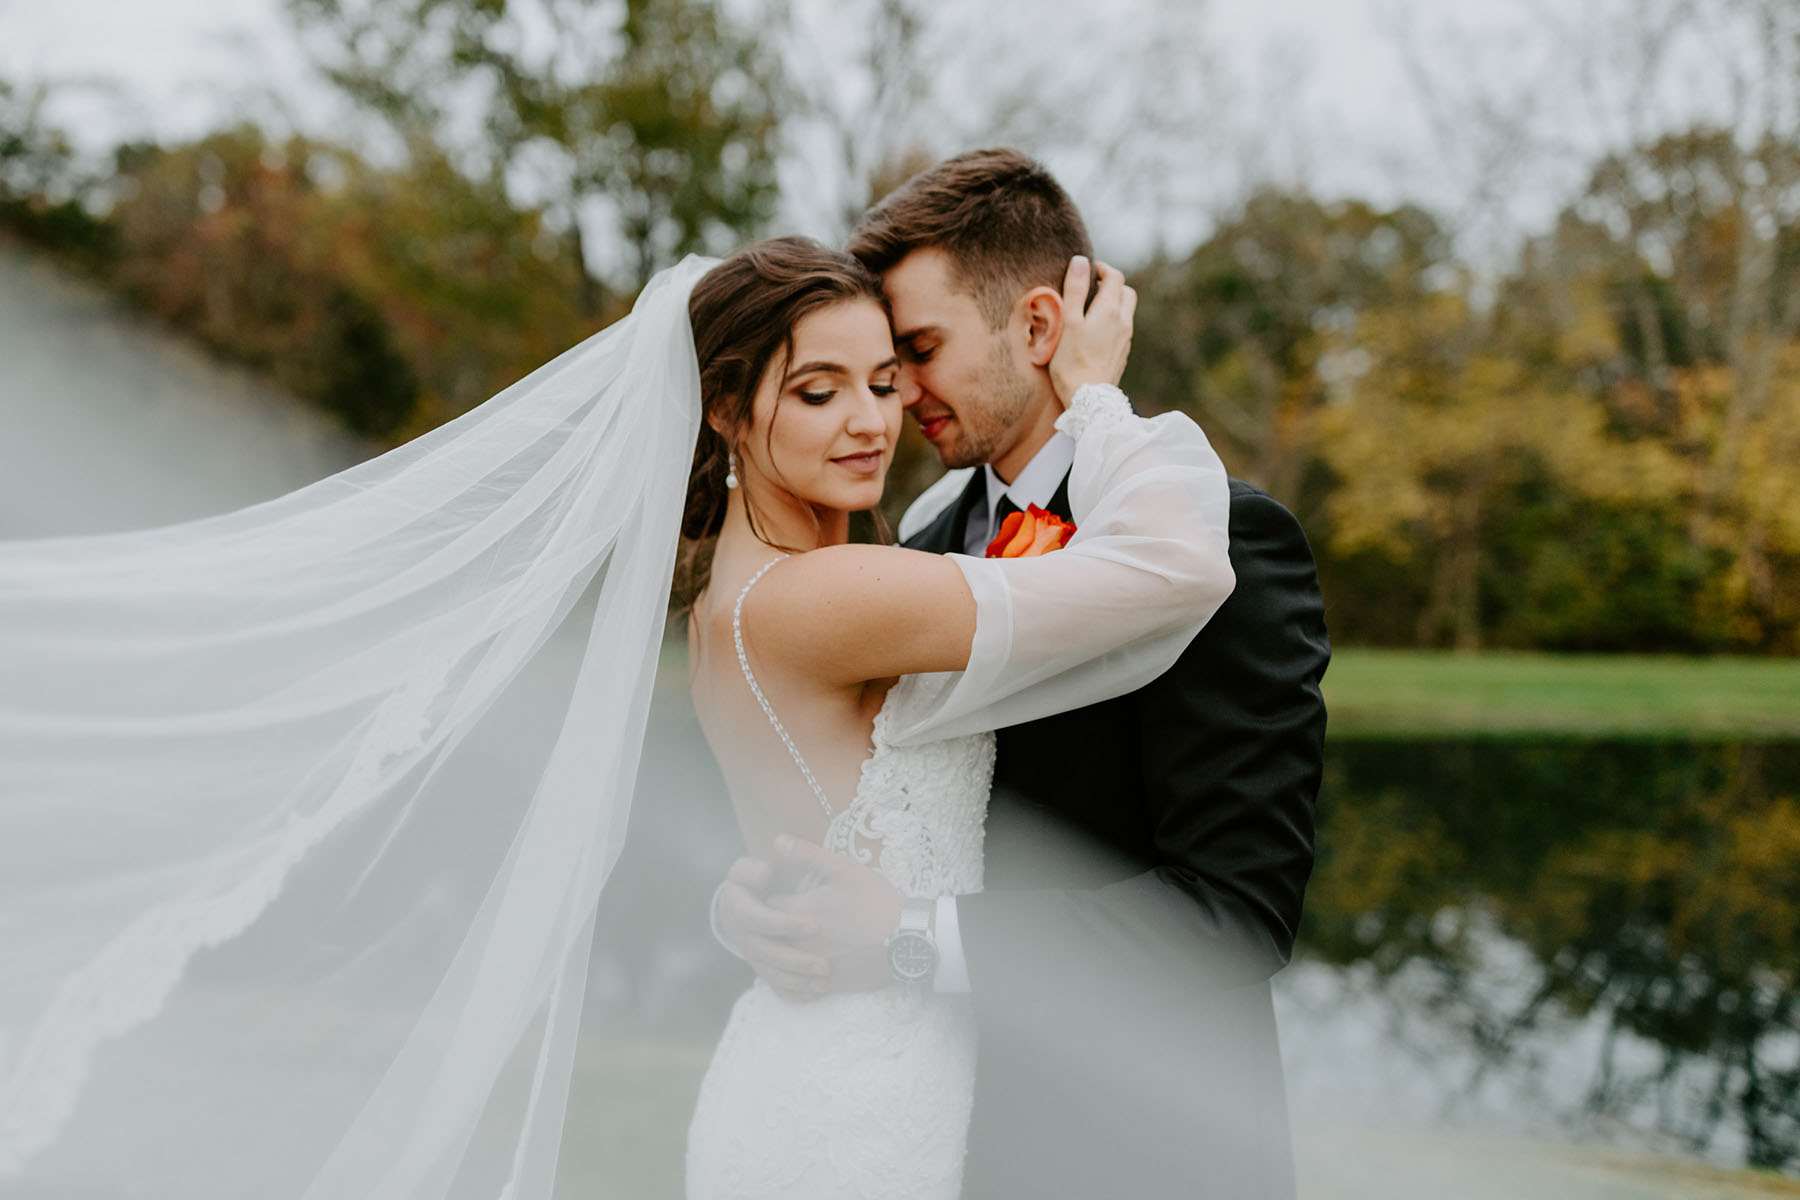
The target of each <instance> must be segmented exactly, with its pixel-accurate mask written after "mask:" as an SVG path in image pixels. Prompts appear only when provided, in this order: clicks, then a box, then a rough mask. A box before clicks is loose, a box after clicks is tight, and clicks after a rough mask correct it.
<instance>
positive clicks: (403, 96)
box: [288, 0, 785, 314]
mask: <svg viewBox="0 0 1800 1200" xmlns="http://www.w3.org/2000/svg"><path fill="white" fill-rule="evenodd" d="M288 9H289V12H290V14H291V15H292V17H293V18H294V20H295V21H296V22H297V23H298V24H299V25H300V27H301V29H302V30H303V32H304V33H305V34H306V35H307V36H308V38H309V40H310V42H311V44H312V46H313V48H314V53H315V57H316V58H317V60H318V61H319V63H320V64H321V66H322V68H323V69H324V71H325V73H326V76H327V78H329V79H330V80H331V81H332V82H333V83H335V84H336V85H337V86H338V87H339V88H341V89H342V90H343V91H344V93H345V94H346V95H347V96H349V97H350V98H351V99H352V100H353V101H354V102H355V103H356V104H357V105H359V106H360V107H361V108H362V109H364V110H365V111H368V112H370V113H373V114H375V115H376V116H377V117H378V118H380V120H381V122H382V123H383V125H384V126H385V127H386V128H387V129H388V130H389V131H390V132H391V133H392V134H394V135H395V136H396V138H397V140H398V141H399V142H400V143H401V145H402V146H404V147H405V149H406V152H407V153H408V155H409V156H410V157H411V158H412V159H413V160H415V161H419V160H425V159H430V158H432V157H440V158H443V159H444V160H446V161H449V162H453V163H455V164H457V165H458V167H459V168H460V169H462V170H463V171H464V172H465V173H466V174H468V175H469V176H470V177H471V178H472V179H475V180H478V181H484V182H492V183H497V184H501V185H503V186H504V187H505V188H506V190H507V191H508V193H509V194H510V195H512V196H513V198H514V200H515V202H516V203H518V204H520V205H522V206H524V207H527V208H542V209H543V211H544V212H545V215H546V220H547V222H548V225H549V227H551V228H553V229H561V230H563V231H565V234H566V237H567V245H568V251H569V253H570V255H571V256H572V257H573V258H574V260H575V261H576V263H577V264H578V265H579V266H580V267H581V268H582V271H581V274H580V276H579V278H581V279H582V280H590V279H592V278H594V277H595V276H596V275H597V276H598V277H599V281H600V282H602V283H607V284H610V285H611V286H612V287H613V288H614V289H615V290H616V291H619V292H622V293H624V294H627V295H629V294H635V293H636V291H637V290H638V289H639V288H641V287H642V286H643V284H644V283H645V282H646V281H647V280H648V278H649V276H650V275H651V274H652V273H653V272H654V271H655V270H656V269H657V268H658V267H660V266H662V265H665V264H666V263H668V262H669V261H671V260H672V259H674V258H675V257H678V256H679V255H681V254H684V253H687V252H690V251H712V252H718V251H721V250H723V249H726V248H728V247H729V246H730V245H731V244H733V243H735V242H736V241H739V240H741V239H742V238H743V237H744V236H746V235H747V234H749V233H750V232H752V231H754V230H756V229H758V228H759V227H760V226H761V225H762V223H763V222H764V221H765V220H766V219H767V217H768V215H769V213H770V210H771V207H772V204H773V201H774V186H775V151H774V144H775V136H774V135H775V132H776V127H777V123H778V121H779V119H780V115H781V112H782V102H783V96H784V94H785V93H784V85H783V83H782V77H781V72H780V70H779V66H778V64H777V63H776V61H775V59H774V57H773V56H772V54H771V53H770V51H769V50H768V48H767V47H766V45H765V44H764V41H763V39H762V38H761V37H760V36H758V34H757V33H756V32H755V31H753V30H752V29H750V28H748V27H746V26H743V25H741V24H740V23H738V22H736V21H734V20H732V19H731V18H730V17H729V16H728V15H727V14H726V13H724V12H723V11H722V10H721V9H720V8H718V7H717V6H715V5H712V4H709V3H707V2H706V0H623V2H621V3H606V2H602V0H288ZM471 114H473V116H472V117H471ZM594 230H602V231H604V232H603V233H602V234H601V235H600V236H599V237H598V238H596V236H595V234H594V233H593V232H592V231H594ZM582 304H583V307H584V309H585V310H586V311H587V312H588V313H590V314H598V313H599V312H600V311H601V310H602V308H603V307H604V297H603V295H602V293H601V291H600V290H599V288H598V287H596V286H593V285H592V284H588V285H587V286H585V287H584V290H583V295H582Z"/></svg>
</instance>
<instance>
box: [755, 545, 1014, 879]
mask: <svg viewBox="0 0 1800 1200" xmlns="http://www.w3.org/2000/svg"><path fill="white" fill-rule="evenodd" d="M786 557H787V556H786V555H785V554H784V555H781V556H779V557H776V558H773V559H771V560H769V562H767V563H765V564H764V565H763V567H762V569H761V570H759V571H757V572H756V574H754V575H752V576H751V577H750V579H749V581H748V582H747V583H745V584H744V587H743V590H742V591H740V592H739V593H738V597H737V602H736V604H735V605H734V606H733V608H732V610H731V637H732V644H733V647H734V648H735V649H736V651H737V660H738V667H739V669H740V670H742V671H743V674H744V682H745V683H746V684H748V685H749V687H750V692H751V694H752V695H753V696H755V697H756V702H757V704H758V705H759V706H760V707H761V708H762V711H763V715H764V716H766V717H767V718H768V719H769V724H770V725H771V726H772V727H773V728H774V730H775V733H776V735H777V736H778V737H779V738H780V739H781V742H782V745H783V746H785V747H786V748H787V752H788V755H789V756H790V757H791V758H792V759H793V760H794V765H795V766H796V767H798V768H799V770H800V776H801V778H802V779H804V780H805V781H806V784H807V786H808V787H810V788H811V789H812V793H813V797H814V798H815V799H816V800H817V801H818V802H819V805H820V807H822V808H823V809H824V810H825V813H826V815H827V817H828V818H829V823H828V824H827V826H826V830H825V841H824V846H825V849H827V850H831V851H834V852H836V853H840V854H847V855H849V856H851V857H852V858H854V859H856V860H857V861H858V862H861V863H865V864H867V865H869V866H872V867H874V868H875V869H876V870H878V871H880V872H881V874H882V875H883V876H885V877H886V878H887V880H888V882H890V883H892V884H893V885H894V886H895V887H896V888H898V889H899V890H900V891H901V893H903V894H904V895H907V896H923V897H933V896H942V895H955V894H961V893H965V892H976V891H980V890H981V862H982V856H981V842H982V829H983V824H984V822H985V820H986V816H987V796H988V788H989V786H990V785H991V784H992V782H993V775H994V738H993V735H992V734H989V733H978V734H970V735H968V736H966V737H956V738H945V739H942V740H939V741H932V742H923V743H919V744H916V745H905V746H897V745H895V744H894V743H893V742H892V741H891V740H889V731H890V729H891V727H892V721H893V718H892V713H893V712H894V711H895V710H896V709H897V708H898V707H899V706H901V705H903V704H905V703H906V701H907V698H908V696H909V694H910V692H911V689H913V688H915V687H917V686H919V680H920V679H921V678H922V677H920V676H913V675H907V676H903V677H901V679H900V681H899V682H898V683H896V684H894V686H893V687H892V688H890V689H889V690H888V694H887V696H886V697H885V698H884V699H883V700H882V704H881V709H880V711H879V712H877V713H876V714H875V726H874V729H873V731H872V732H871V735H870V748H869V756H868V758H866V759H865V760H864V761H863V764H862V771H861V774H860V775H859V776H858V779H857V785H856V792H855V794H854V795H853V796H852V797H851V798H850V801H849V803H848V804H846V805H844V806H843V807H841V808H837V807H834V806H833V805H832V803H831V800H830V799H829V797H827V796H826V794H825V790H824V788H822V787H820V786H819V781H818V779H817V778H816V777H814V775H813V772H812V769H811V768H810V767H808V766H807V764H806V759H805V757H804V756H803V755H802V754H801V753H800V749H799V747H798V746H796V745H795V744H794V739H793V738H792V737H791V736H790V735H789V734H788V731H787V727H786V726H785V725H783V724H782V721H781V717H780V716H779V715H778V714H777V713H776V712H775V708H774V706H773V705H771V704H770V703H769V700H768V697H766V696H765V695H764V694H763V690H762V686H761V685H760V684H759V683H757V681H756V673H755V672H754V671H753V670H751V667H750V658H749V655H748V654H747V653H746V651H745V649H744V631H743V611H744V598H745V597H746V596H748V595H749V594H750V589H751V588H753V587H755V586H756V584H757V582H758V581H759V580H761V579H762V577H763V576H764V575H766V574H768V572H769V570H770V569H771V568H772V567H774V566H775V565H776V564H777V563H779V562H781V561H782V559H784V558H786Z"/></svg>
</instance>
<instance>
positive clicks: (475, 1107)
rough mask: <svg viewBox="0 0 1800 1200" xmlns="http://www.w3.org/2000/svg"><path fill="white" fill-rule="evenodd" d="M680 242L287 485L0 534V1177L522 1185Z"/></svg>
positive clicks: (418, 1190)
mask: <svg viewBox="0 0 1800 1200" xmlns="http://www.w3.org/2000/svg"><path fill="white" fill-rule="evenodd" d="M712 265H713V264H712V263H711V262H710V261H706V260H701V259H696V258H690V259H688V260H687V261H685V262H683V263H682V264H680V265H679V266H677V267H674V268H672V269H670V270H668V271H665V272H663V273H662V274H660V275H659V276H657V278H656V279H655V280H653V281H652V282H651V284H650V286H649V287H648V288H647V289H646V290H645V292H644V294H643V296H642V297H641V298H640V299H639V301H638V304H637V306H636V308H635V309H634V310H633V312H632V313H631V315H630V316H629V317H627V318H626V319H624V320H623V321H620V322H619V323H617V324H615V325H613V326H612V327H611V328H609V329H607V330H604V331H602V332H601V333H599V334H596V335H595V336H594V337H592V338H590V339H588V340H587V341H585V342H583V343H582V344H581V345H579V346H577V347H575V348H574V349H572V350H570V351H568V352H567V353H565V354H563V355H561V356H560V357H558V358H557V359H555V360H554V361H552V362H550V363H549V364H547V365H546V366H544V367H542V368H541V369H539V370H538V371H536V372H534V373H533V374H532V375H530V376H529V377H528V378H526V379H524V380H523V381H521V382H519V383H518V384H515V385H514V386H513V387H511V388H508V389H507V390H506V391H504V392H502V393H500V394H499V395H498V396H496V397H494V398H493V399H491V400H489V401H488V402H487V403H485V404H483V405H481V406H480V407H479V408H476V409H475V410H473V411H471V412H469V413H468V414H466V415H464V416H462V417H460V418H458V419H457V420H455V421H452V422H451V423H449V424H447V425H445V426H443V427H442V428H440V429H438V430H436V431H434V432H432V433H430V434H427V435H425V436H424V437H421V438H419V439H418V440H416V441H413V442H411V443H409V444H407V445H404V446H402V447H400V448H398V449H396V450H394V451H392V452H390V453H387V454H384V455H382V456H381V457H379V458H376V459H373V460H371V461H369V462H366V463H363V464H361V465H359V466H357V467H353V468H351V469H350V470H348V471H344V472H342V473H341V474H338V475H335V476H332V477H331V478H329V479H325V480H323V481H321V482H319V483H316V484H313V485H312V486H309V487H306V488H304V489H302V490H300V491H297V492H294V493H291V494H289V495H286V496H283V497H280V498H278V499H276V500H272V501H270V502H268V503H264V504H259V505H255V506H252V507H250V508H246V509H242V510H239V511H237V512H233V513H229V514H226V515H223V516H219V517H215V518H210V519H206V520H200V521H194V522H189V523H185V524H180V525H174V526H168V527H164V528H160V529H152V530H146V531H142V532H134V533H125V534H111V535H104V536H97V537H76V538H54V539H45V540H37V541H22V542H10V543H5V542H0V1194H4V1195H33V1196H37V1195H43V1196H52V1195H54V1196H71V1197H73V1196H115V1195H117V1196H125V1195H132V1196H139V1195H141V1196H181V1197H184V1198H189V1200H200V1198H202V1197H214V1196H217V1197H234V1198H239V1197H249V1196H255V1197H266V1198H277V1197H282V1196H302V1195H303V1196H306V1197H309V1198H316V1200H350V1198H358V1200H361V1198H363V1197H409V1198H410V1197H442V1196H465V1195H466V1196H481V1197H488V1198H492V1197H497V1196H505V1197H510V1198H515V1200H528V1198H542V1197H547V1196H548V1195H549V1194H550V1190H551V1185H552V1181H553V1176H554V1173H555V1167H556V1150H557V1144H558V1142H559V1140H560V1138H561V1135H562V1125H563V1116H564V1107H565V1102H566V1098H567V1091H568V1077H569V1071H570V1066H571V1057H572V1052H573V1045H574V1037H575V1032H576V1023H577V1020H578V1017H579V1013H580V1009H581V1001H582V993H583V986H584V983H585V978H586V968H587V953H588V945H589V937H590V930H591V925H592V918H593V912H594V908H595V904H596V901H597V898H598V895H599V892H600V888H601V885H602V883H603V882H604V881H605V879H606V876H607V873H608V871H609V870H610V868H611V866H612V864H613V862H614V860H615V858H616V856H617V853H618V850H619V845H620V841H621V839H622V837H623V835H624V831H625V817H626V813H627V810H628V807H629V801H630V797H631V793H632V788H633V784H634V780H635V776H636V773H637V764H638V755H639V751H640V746H641V743H642V740H643V732H644V727H645V722H646V717H647V712H648V707H649V704H648V701H649V692H650V686H651V682H652V679H653V676H654V671H655V665H656V658H657V650H658V644H659V640H660V639H659V635H660V632H661V629H662V624H663V619H664V613H665V606H666V603H667V598H668V591H669V584H670V575H671V571H672V566H673V562H674V554H675V549H676V536H677V529H678V525H679V521H680V515H681V509H682V499H683V492H684V488H685V483H686V479H687V473H688V468H689V465H690V463H691V459H692V453H693V446H694V439H695V436H696V432H697V429H698V420H699V412H700V396H699V379H698V374H697V371H696V367H695V362H694V348H693V339H692V333H691V330H690V327H689V322H688V312H687V301H688V295H689V292H690V290H691V288H692V286H693V284H694V282H695V281H696V280H697V279H698V278H699V277H700V276H701V275H702V274H704V273H705V271H706V270H707V269H708V268H710V267H711V266H712ZM547 644H548V645H550V646H551V647H552V648H553V649H559V650H563V651H566V653H563V654H550V653H546V654H540V651H541V650H543V649H544V648H545V647H546V645H547ZM528 664H529V666H530V670H527V669H526V668H527V666H528ZM521 689H532V690H535V691H536V692H538V693H539V694H540V695H541V693H543V692H544V691H546V690H548V691H550V692H551V693H553V694H554V696H555V697H556V701H557V703H556V704H555V706H554V709H553V711H557V712H560V713H563V714H565V715H564V716H563V718H562V720H561V723H560V727H559V728H542V727H537V726H534V725H533V724H531V723H529V722H526V721H521V720H519V719H517V718H516V716H515V717H512V718H509V717H508V713H509V712H512V711H514V710H513V709H511V708H509V700H510V698H511V697H513V696H514V695H515V694H516V693H518V692H519V691H520V690H521Z"/></svg>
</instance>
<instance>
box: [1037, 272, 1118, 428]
mask: <svg viewBox="0 0 1800 1200" xmlns="http://www.w3.org/2000/svg"><path fill="white" fill-rule="evenodd" d="M1090 270H1091V271H1093V272H1096V273H1097V274H1098V277H1099V280H1100V290H1099V291H1098V292H1097V293H1095V295H1094V302H1093V303H1092V304H1086V303H1085V301H1086V300H1087V294H1088V286H1089V285H1088V277H1089V272H1090ZM1136 313H1137V292H1136V291H1134V290H1133V289H1132V288H1130V287H1127V286H1126V284H1125V276H1124V275H1123V274H1121V273H1120V272H1119V271H1118V269H1117V268H1115V267H1109V266H1107V265H1106V264H1105V263H1103V262H1097V263H1094V264H1093V265H1092V267H1091V268H1090V266H1089V264H1088V260H1087V259H1086V258H1083V257H1082V256H1081V255H1076V256H1075V257H1074V258H1072V259H1070V260H1069V271H1068V274H1067V275H1065V276H1064V277H1063V299H1062V326H1063V327H1062V336H1061V337H1060V338H1059V339H1058V340H1057V343H1056V352H1055V353H1054V354H1052V355H1051V356H1050V382H1051V384H1052V385H1053V386H1054V387H1055V388H1056V398H1057V399H1058V400H1060V401H1062V404H1063V407H1064V408H1067V407H1068V405H1069V401H1070V400H1071V399H1072V398H1073V397H1074V395H1075V393H1076V392H1077V391H1079V390H1080V389H1081V387H1082V386H1083V385H1084V384H1089V383H1110V384H1117V383H1118V382H1119V379H1120V377H1121V376H1123V375H1124V374H1125V361H1126V360H1127V359H1128V358H1130V356H1131V328H1132V319H1133V317H1134V316H1135V315H1136Z"/></svg>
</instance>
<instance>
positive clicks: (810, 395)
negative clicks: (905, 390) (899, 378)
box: [794, 383, 900, 407]
mask: <svg viewBox="0 0 1800 1200" xmlns="http://www.w3.org/2000/svg"><path fill="white" fill-rule="evenodd" d="M899 390H900V387H899V385H898V384H892V383H871V384H870V385H869V391H870V392H872V393H874V394H875V395H877V396H881V397H883V398H886V397H888V396H892V395H893V394H894V393H896V392H898V391H899ZM794 394H795V395H797V396H799V397H800V399H802V400H804V401H806V402H807V403H808V404H811V405H813V406H815V407H817V406H818V405H821V404H826V403H829V402H830V400H831V398H832V397H833V396H835V395H837V389H836V388H833V389H831V390H830V391H827V392H809V391H806V390H805V389H804V388H801V389H797V390H796V391H795V393H794Z"/></svg>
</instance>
